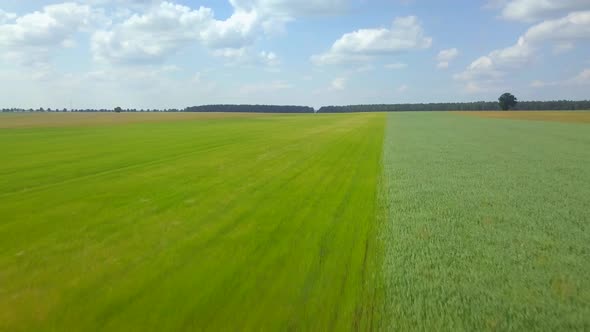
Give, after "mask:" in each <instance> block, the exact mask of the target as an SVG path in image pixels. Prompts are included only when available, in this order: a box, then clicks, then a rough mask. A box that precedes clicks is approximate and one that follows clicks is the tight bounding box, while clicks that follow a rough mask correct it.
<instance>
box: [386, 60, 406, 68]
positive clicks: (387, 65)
mask: <svg viewBox="0 0 590 332" xmlns="http://www.w3.org/2000/svg"><path fill="white" fill-rule="evenodd" d="M407 67H408V65H407V64H405V63H401V62H395V63H388V64H386V65H385V69H390V70H399V69H404V68H407Z"/></svg>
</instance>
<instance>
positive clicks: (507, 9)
mask: <svg viewBox="0 0 590 332" xmlns="http://www.w3.org/2000/svg"><path fill="white" fill-rule="evenodd" d="M501 7H502V17H503V18H505V19H508V20H514V21H523V22H534V21H539V20H543V19H549V18H555V17H559V16H562V15H564V14H567V13H570V12H573V11H580V10H588V9H590V2H589V1H588V0H511V1H504V3H503V4H502V6H501Z"/></svg>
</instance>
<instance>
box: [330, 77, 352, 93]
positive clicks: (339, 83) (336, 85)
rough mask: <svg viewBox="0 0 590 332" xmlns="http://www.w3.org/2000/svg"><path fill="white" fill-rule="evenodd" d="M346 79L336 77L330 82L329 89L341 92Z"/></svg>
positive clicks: (344, 86)
mask: <svg viewBox="0 0 590 332" xmlns="http://www.w3.org/2000/svg"><path fill="white" fill-rule="evenodd" d="M347 81H348V80H347V79H346V78H345V77H337V78H335V79H334V80H332V83H331V84H330V89H331V90H333V91H341V90H344V89H345V88H346V83H347Z"/></svg>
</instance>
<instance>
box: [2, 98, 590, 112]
mask: <svg viewBox="0 0 590 332" xmlns="http://www.w3.org/2000/svg"><path fill="white" fill-rule="evenodd" d="M498 110H500V107H499V105H498V102H494V101H479V102H471V103H430V104H382V105H349V106H324V107H322V108H320V109H319V110H318V111H317V112H318V113H353V112H411V111H498ZM512 110H515V111H576V110H590V100H582V101H571V100H556V101H519V102H518V104H517V105H516V107H514V108H513V109H512ZM120 111H121V112H203V113H207V112H231V113H314V109H313V108H312V107H308V106H277V105H203V106H191V107H187V108H185V109H121V110H120ZM0 112H115V110H114V109H71V110H67V109H51V108H47V109H44V108H39V109H22V108H4V109H1V110H0Z"/></svg>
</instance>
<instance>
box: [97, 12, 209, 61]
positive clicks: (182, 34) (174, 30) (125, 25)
mask: <svg viewBox="0 0 590 332" xmlns="http://www.w3.org/2000/svg"><path fill="white" fill-rule="evenodd" d="M214 24H215V21H214V18H213V11H212V10H211V9H209V8H205V7H201V8H199V9H196V10H193V9H191V8H189V7H186V6H182V5H177V4H173V3H170V2H163V3H161V4H160V5H159V6H157V7H152V8H150V9H149V10H148V11H147V12H146V13H145V14H143V15H138V14H134V15H132V16H131V17H129V18H128V19H126V20H125V21H124V22H122V23H119V24H117V25H115V26H114V27H113V28H112V29H110V30H101V31H97V32H96V33H95V34H94V36H93V37H92V51H93V53H94V57H95V58H96V59H97V60H101V61H105V62H114V63H153V62H159V61H162V60H163V59H164V58H165V57H167V56H169V55H171V54H173V53H175V52H177V51H178V50H179V49H181V48H183V47H185V46H187V45H188V44H190V43H193V42H197V41H199V40H201V34H204V35H205V36H208V35H207V31H208V29H209V28H210V26H211V25H214Z"/></svg>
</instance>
